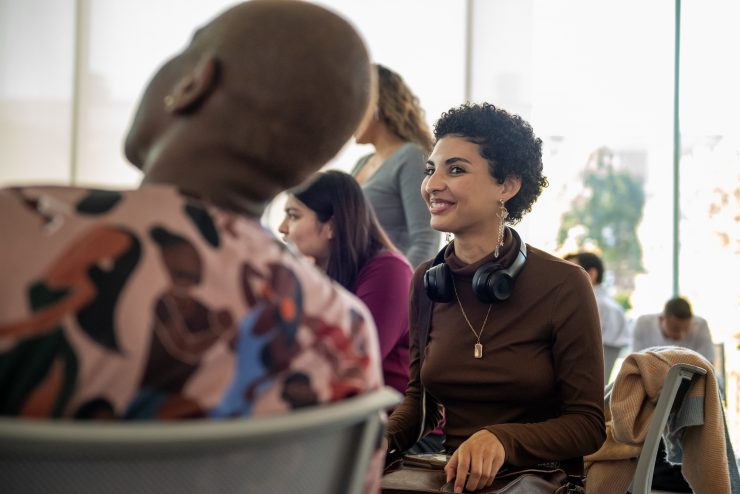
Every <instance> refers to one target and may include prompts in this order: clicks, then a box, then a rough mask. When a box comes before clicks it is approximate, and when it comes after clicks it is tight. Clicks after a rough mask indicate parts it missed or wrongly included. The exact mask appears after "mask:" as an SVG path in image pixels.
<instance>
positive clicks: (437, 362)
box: [388, 231, 606, 465]
mask: <svg viewBox="0 0 740 494" xmlns="http://www.w3.org/2000/svg"><path fill="white" fill-rule="evenodd" d="M515 254H516V251H515V247H514V241H513V237H512V235H511V233H510V232H509V231H507V234H506V241H505V244H504V247H503V252H502V255H501V256H500V259H499V260H498V262H500V263H502V264H503V265H504V266H508V265H510V264H511V262H512V261H513V260H514V257H515ZM527 254H528V256H527V261H526V263H525V265H524V267H523V269H522V270H521V272H520V273H519V276H518V277H517V279H516V284H515V288H514V292H513V293H512V295H511V297H510V298H509V299H508V300H507V301H505V302H503V303H500V304H494V305H493V307H492V309H491V314H490V317H489V319H488V323H487V324H486V326H485V328H484V329H483V333H482V335H481V343H482V344H483V358H482V359H475V358H473V347H474V345H475V342H476V338H475V336H474V335H473V333H472V331H471V330H470V328H469V327H468V325H467V323H466V322H465V319H464V318H463V315H462V312H461V311H460V306H459V305H458V302H457V300H454V299H453V301H452V302H451V303H448V304H445V303H435V304H434V310H433V313H432V327H431V331H430V333H429V342H428V344H427V347H426V354H425V357H424V363H423V367H422V369H421V376H420V373H419V342H418V335H419V324H420V320H419V319H420V316H419V297H426V294H425V292H424V286H423V275H424V272H425V270H426V269H427V267H428V266H429V264H430V263H423V264H421V265H420V266H419V267H418V268H417V270H416V272H415V273H414V279H413V283H412V288H411V305H410V311H409V317H410V331H409V336H410V340H411V345H410V376H409V379H410V380H409V386H408V389H407V391H406V397H405V399H404V401H403V402H402V404H401V405H400V406H399V407H398V408H396V410H395V411H394V413H393V415H392V416H391V417H390V419H389V421H388V438H389V441H390V444H391V447H392V449H397V450H399V451H405V450H406V449H408V448H409V447H410V446H412V445H413V444H414V442H415V441H416V437H417V435H418V431H419V428H420V425H421V424H420V421H421V413H420V394H421V393H420V390H421V383H422V382H423V384H424V386H425V387H426V390H427V400H432V401H433V402H434V401H436V402H438V403H441V404H443V405H444V407H445V419H446V425H445V433H446V435H447V438H446V442H445V445H446V447H447V449H448V450H454V449H456V448H457V447H458V446H459V445H460V444H461V443H462V442H463V441H464V440H466V439H467V438H468V437H470V436H471V435H472V434H473V433H475V432H476V431H478V430H481V429H483V428H485V429H487V430H489V431H490V432H492V433H494V434H495V435H496V437H498V439H499V440H500V441H501V443H502V444H503V446H504V450H505V451H506V463H507V464H510V465H532V464H536V463H540V462H543V461H552V460H566V459H570V458H576V457H581V456H583V455H586V454H589V453H593V452H595V451H596V450H598V449H599V447H600V446H601V444H602V443H603V442H604V439H605V437H606V436H605V425H604V412H603V409H602V406H603V402H604V380H603V375H604V371H603V367H604V363H603V353H602V346H601V331H600V329H599V315H598V310H597V307H596V301H595V299H594V295H593V289H592V288H591V285H590V283H589V281H588V278H587V276H586V274H585V272H584V271H583V269H581V268H580V267H578V266H576V265H574V264H571V263H569V262H566V261H563V260H561V259H558V258H556V257H553V256H551V255H549V254H547V253H545V252H543V251H541V250H538V249H535V248H532V247H530V246H529V245H527ZM492 260H494V258H493V254H491V255H489V256H487V257H485V258H483V259H481V260H480V261H478V262H476V263H474V264H469V265H466V264H464V263H463V262H462V261H460V260H459V259H458V258H457V257H456V256H455V253H454V250H453V249H452V248H450V247H448V248H447V252H446V253H445V263H446V264H447V266H448V268H449V269H450V270H451V271H452V273H453V276H454V278H455V285H456V287H457V292H458V295H459V297H460V302H461V303H462V305H463V307H464V308H465V312H466V313H467V315H468V318H469V319H470V322H471V324H472V325H473V327H474V328H475V331H476V332H478V331H479V330H480V326H481V324H482V323H483V320H484V319H485V317H486V311H487V310H488V305H487V304H484V303H482V302H479V301H478V300H477V299H476V297H475V295H474V294H473V291H472V287H471V281H472V278H473V274H474V273H475V271H476V269H477V268H478V267H479V266H481V265H482V264H483V263H485V262H488V261H492ZM420 377H421V381H420ZM433 426H434V424H427V428H429V427H433Z"/></svg>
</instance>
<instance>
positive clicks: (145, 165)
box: [0, 0, 382, 420]
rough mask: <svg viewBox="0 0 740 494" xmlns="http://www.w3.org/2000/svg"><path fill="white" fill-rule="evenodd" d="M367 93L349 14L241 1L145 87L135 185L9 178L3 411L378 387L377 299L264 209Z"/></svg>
mask: <svg viewBox="0 0 740 494" xmlns="http://www.w3.org/2000/svg"><path fill="white" fill-rule="evenodd" d="M296 81H300V84H297V83H296ZM371 92H372V75H371V71H370V63H369V59H368V54H367V51H366V48H365V46H364V44H363V42H362V41H361V39H360V38H359V36H358V34H357V33H356V32H355V30H354V29H353V28H352V27H351V26H350V25H349V24H348V23H347V22H346V21H345V20H343V19H342V18H340V17H338V16H336V15H335V14H333V13H330V12H329V11H327V10H325V9H323V8H320V7H317V6H315V5H312V4H309V3H307V2H301V1H291V0H279V1H270V0H255V1H252V2H245V3H241V4H238V5H236V6H234V7H232V8H230V9H229V10H227V11H225V12H224V13H222V14H221V15H219V16H217V17H216V18H215V19H213V20H212V21H211V22H209V23H208V24H206V25H205V26H204V27H202V28H201V29H199V30H198V31H196V33H195V35H194V36H193V38H192V41H191V42H190V44H189V45H188V46H187V47H186V48H185V49H184V51H183V52H182V53H180V54H178V55H176V56H175V57H174V58H172V59H171V60H169V61H168V62H167V63H165V64H164V65H163V66H162V68H160V69H159V71H158V72H157V73H156V74H155V75H154V77H153V79H152V80H151V82H150V83H149V85H148V86H147V88H146V90H145V91H144V94H143V96H142V99H141V102H140V105H139V107H138V110H137V111H136V114H135V117H134V119H133V123H132V125H131V128H130V131H129V133H128V137H127V139H126V146H125V150H126V156H127V157H128V159H129V160H130V161H131V162H132V163H133V164H134V165H135V166H136V167H138V168H139V169H141V170H142V171H143V173H144V178H143V182H142V184H141V187H140V188H139V189H138V190H129V191H123V192H118V191H102V190H90V189H84V188H72V187H24V188H10V189H5V190H2V191H0V229H1V230H2V231H3V232H5V234H4V237H3V242H2V244H0V271H2V273H3V279H2V281H1V282H0V294H1V296H0V414H2V415H12V416H22V417H39V418H41V417H63V418H75V419H150V420H166V419H183V418H198V417H232V416H258V415H273V414H275V413H281V412H282V413H284V412H288V411H290V410H292V409H296V408H299V407H304V406H310V405H314V404H318V403H326V402H333V401H336V400H341V399H344V398H348V397H351V396H353V395H357V394H361V393H363V392H366V391H369V390H373V389H377V388H378V387H380V386H381V385H382V374H381V366H380V361H379V354H378V344H377V338H376V334H375V327H374V325H373V323H372V319H371V317H370V315H369V313H368V311H367V309H366V308H365V307H364V306H363V305H362V304H361V303H360V302H359V300H357V299H356V298H355V297H354V296H353V295H351V294H350V293H349V292H347V291H346V290H344V289H342V288H340V287H338V286H337V285H335V284H332V283H330V282H329V280H327V279H326V277H325V276H324V275H323V274H321V273H319V272H318V271H317V270H316V269H315V268H314V267H313V266H311V265H310V263H307V262H305V261H303V260H302V259H300V258H298V257H297V256H296V255H294V254H293V253H292V252H290V251H289V250H287V249H286V248H285V246H284V245H283V243H282V242H280V241H279V240H278V239H277V238H275V237H274V236H273V235H271V234H270V233H269V232H268V231H267V230H265V229H264V228H263V227H262V226H261V225H260V224H259V217H260V215H261V214H262V212H263V209H264V208H265V205H266V204H267V202H268V201H269V200H271V199H272V198H273V197H274V196H275V195H276V194H278V193H279V192H280V191H282V190H284V189H286V188H289V187H292V186H295V185H297V184H298V183H300V182H301V181H302V180H303V179H305V178H306V177H308V176H309V175H311V174H312V173H313V172H315V171H316V170H318V169H319V168H320V167H321V166H322V165H323V164H324V163H326V162H327V160H329V159H330V158H332V157H333V156H334V155H335V153H336V152H337V151H338V150H339V149H340V147H341V146H342V145H343V144H344V143H345V142H346V141H347V140H348V139H349V137H350V136H351V135H352V132H353V130H354V129H355V128H356V127H357V125H358V123H359V122H360V120H361V118H362V117H363V115H364V113H365V112H366V108H367V106H368V100H369V95H370V94H371ZM296 383H300V384H301V385H300V386H296V385H295V384H296Z"/></svg>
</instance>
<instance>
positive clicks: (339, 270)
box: [291, 170, 393, 290]
mask: <svg viewBox="0 0 740 494" xmlns="http://www.w3.org/2000/svg"><path fill="white" fill-rule="evenodd" d="M291 193H292V194H293V196H294V197H295V198H296V199H298V200H299V201H301V202H302V203H303V204H305V205H306V206H307V207H308V208H309V209H311V210H312V211H313V212H315V213H316V216H317V218H318V220H319V221H320V222H322V223H326V222H327V221H332V223H333V224H332V226H333V233H334V235H333V237H332V238H331V240H330V254H329V263H328V266H327V274H328V275H329V276H330V277H331V278H332V279H334V280H336V281H337V282H338V283H339V284H341V285H342V286H344V287H345V288H347V289H349V290H352V289H353V287H354V282H355V279H356V277H357V273H358V272H359V270H360V269H362V267H363V266H364V264H365V263H366V262H367V261H368V260H370V259H371V258H372V257H373V256H375V254H377V253H378V252H379V251H380V250H381V249H383V248H386V249H393V245H392V243H391V242H390V240H389V239H388V237H387V236H386V234H385V232H384V231H383V229H382V227H381V226H380V223H379V222H378V220H377V218H376V216H375V212H374V211H373V208H372V206H371V205H370V203H369V202H368V201H367V199H366V198H365V195H364V193H363V192H362V188H361V187H360V184H358V183H357V181H356V180H355V179H354V177H352V176H351V175H349V174H347V173H344V172H341V171H338V170H329V171H325V172H320V173H317V174H316V175H315V176H314V177H313V178H311V179H310V180H309V181H308V182H307V183H306V184H304V185H302V186H300V187H298V188H296V189H294V190H292V191H291Z"/></svg>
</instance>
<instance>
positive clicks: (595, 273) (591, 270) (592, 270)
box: [586, 268, 599, 286]
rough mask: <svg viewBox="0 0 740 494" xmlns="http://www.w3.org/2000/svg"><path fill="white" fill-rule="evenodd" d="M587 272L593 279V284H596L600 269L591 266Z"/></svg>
mask: <svg viewBox="0 0 740 494" xmlns="http://www.w3.org/2000/svg"><path fill="white" fill-rule="evenodd" d="M586 272H587V273H588V277H589V279H590V280H591V285H593V286H596V280H597V279H598V278H599V271H598V270H597V269H596V268H589V270H588V271H586Z"/></svg>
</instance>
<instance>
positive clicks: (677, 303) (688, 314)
mask: <svg viewBox="0 0 740 494" xmlns="http://www.w3.org/2000/svg"><path fill="white" fill-rule="evenodd" d="M663 315H664V316H672V317H675V318H676V319H683V320H686V319H691V318H692V317H693V313H692V311H691V304H690V303H689V301H688V300H686V299H685V298H682V297H674V298H672V299H670V300H669V301H668V302H666V303H665V306H664V307H663Z"/></svg>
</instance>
